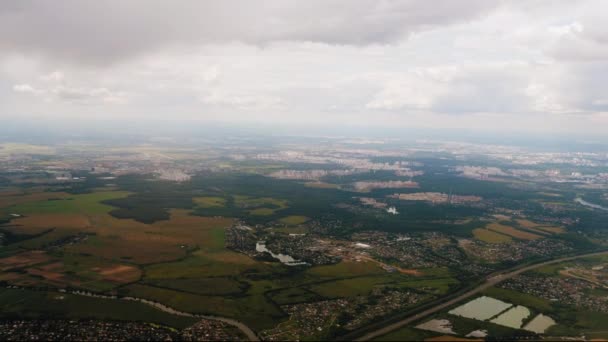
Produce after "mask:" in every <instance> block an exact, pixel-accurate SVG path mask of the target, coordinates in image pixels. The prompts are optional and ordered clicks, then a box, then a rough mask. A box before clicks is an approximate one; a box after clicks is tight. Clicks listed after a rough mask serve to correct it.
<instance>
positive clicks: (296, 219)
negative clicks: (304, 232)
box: [279, 215, 310, 226]
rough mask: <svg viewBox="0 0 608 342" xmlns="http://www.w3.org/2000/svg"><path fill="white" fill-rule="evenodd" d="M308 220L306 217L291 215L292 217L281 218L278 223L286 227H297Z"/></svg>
mask: <svg viewBox="0 0 608 342" xmlns="http://www.w3.org/2000/svg"><path fill="white" fill-rule="evenodd" d="M308 220H310V219H309V218H308V217H306V216H299V215H292V216H286V217H283V218H281V219H280V220H279V221H280V222H281V223H283V224H286V225H288V226H297V225H299V224H302V223H304V222H306V221H308Z"/></svg>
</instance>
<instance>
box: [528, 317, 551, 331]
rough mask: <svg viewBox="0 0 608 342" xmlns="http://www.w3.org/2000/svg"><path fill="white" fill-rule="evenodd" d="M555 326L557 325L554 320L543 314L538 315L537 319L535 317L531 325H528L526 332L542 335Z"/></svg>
mask: <svg viewBox="0 0 608 342" xmlns="http://www.w3.org/2000/svg"><path fill="white" fill-rule="evenodd" d="M553 325H555V321H554V320H553V318H551V317H549V316H545V315H543V314H538V315H537V316H536V317H534V319H532V320H531V321H530V323H528V324H526V326H525V327H524V330H528V331H532V332H535V333H537V334H542V333H544V332H545V331H546V330H547V329H549V327H551V326H553Z"/></svg>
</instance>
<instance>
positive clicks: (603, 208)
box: [574, 197, 608, 211]
mask: <svg viewBox="0 0 608 342" xmlns="http://www.w3.org/2000/svg"><path fill="white" fill-rule="evenodd" d="M574 202H576V203H579V204H582V205H584V206H587V207H589V208H593V209H599V210H606V211H608V208H606V207H602V206H601V205H599V204H595V203H591V202H587V201H585V200H584V199H582V198H580V197H577V198H575V199H574Z"/></svg>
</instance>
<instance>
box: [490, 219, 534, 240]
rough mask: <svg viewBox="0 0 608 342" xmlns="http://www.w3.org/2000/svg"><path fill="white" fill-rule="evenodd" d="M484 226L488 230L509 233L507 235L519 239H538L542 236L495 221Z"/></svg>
mask: <svg viewBox="0 0 608 342" xmlns="http://www.w3.org/2000/svg"><path fill="white" fill-rule="evenodd" d="M486 228H487V229H489V230H492V231H494V232H496V233H500V234H504V235H509V236H512V237H514V238H516V239H520V240H538V239H541V238H542V236H540V235H537V234H533V233H529V232H526V231H523V230H519V229H515V228H513V227H511V226H507V225H504V224H500V223H496V222H494V223H490V224H488V225H487V226H486Z"/></svg>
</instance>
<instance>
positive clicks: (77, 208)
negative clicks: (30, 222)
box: [10, 191, 129, 215]
mask: <svg viewBox="0 0 608 342" xmlns="http://www.w3.org/2000/svg"><path fill="white" fill-rule="evenodd" d="M127 196H129V192H127V191H102V192H94V193H90V194H82V195H72V196H70V197H69V198H66V199H57V200H45V201H37V202H30V203H24V204H19V205H16V206H13V207H11V208H10V210H11V211H14V212H16V213H18V214H23V215H27V214H59V213H61V214H105V213H108V212H110V211H111V210H113V209H115V208H114V207H112V206H110V205H107V204H103V203H101V202H103V201H106V200H110V199H117V198H124V197H127Z"/></svg>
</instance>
